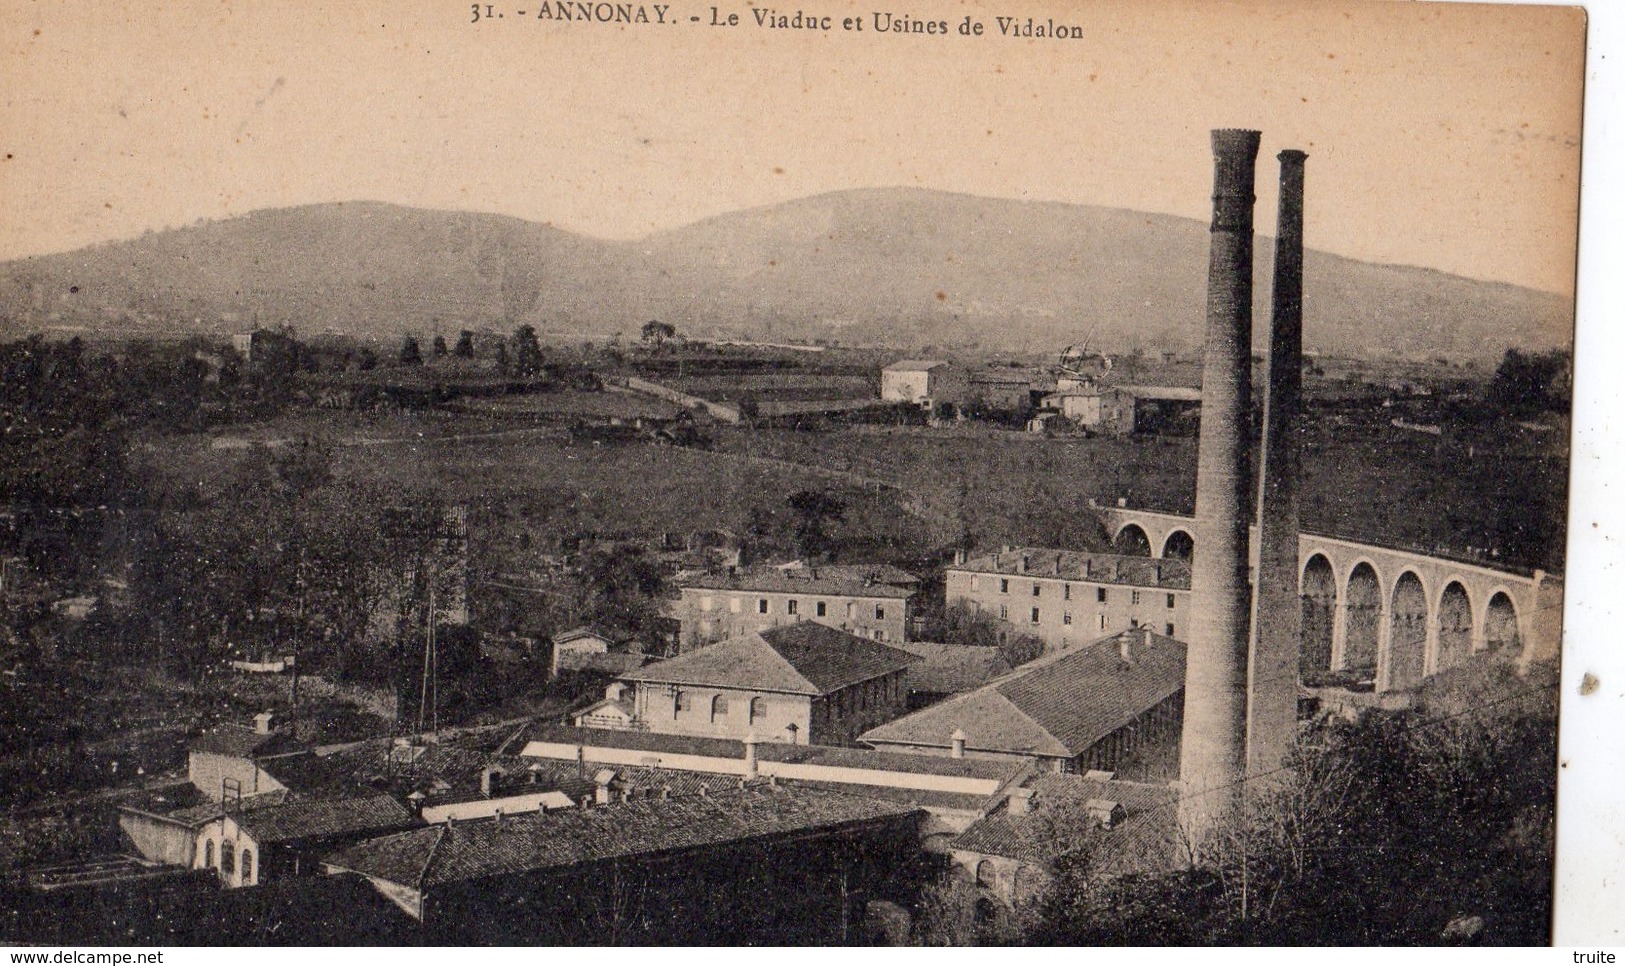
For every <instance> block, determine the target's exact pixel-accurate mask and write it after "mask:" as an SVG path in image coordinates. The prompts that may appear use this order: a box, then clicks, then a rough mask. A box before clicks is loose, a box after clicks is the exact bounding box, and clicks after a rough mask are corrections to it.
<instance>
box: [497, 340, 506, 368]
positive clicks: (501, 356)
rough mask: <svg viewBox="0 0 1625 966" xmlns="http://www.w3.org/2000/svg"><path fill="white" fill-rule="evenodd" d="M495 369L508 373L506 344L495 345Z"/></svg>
mask: <svg viewBox="0 0 1625 966" xmlns="http://www.w3.org/2000/svg"><path fill="white" fill-rule="evenodd" d="M497 368H498V369H500V370H502V371H503V372H507V371H508V343H506V342H498V343H497Z"/></svg>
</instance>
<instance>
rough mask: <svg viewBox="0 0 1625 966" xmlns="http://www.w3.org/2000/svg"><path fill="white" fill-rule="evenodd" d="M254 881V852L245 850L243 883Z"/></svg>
mask: <svg viewBox="0 0 1625 966" xmlns="http://www.w3.org/2000/svg"><path fill="white" fill-rule="evenodd" d="M253 881H254V850H253V849H243V882H244V883H245V884H246V883H249V882H253Z"/></svg>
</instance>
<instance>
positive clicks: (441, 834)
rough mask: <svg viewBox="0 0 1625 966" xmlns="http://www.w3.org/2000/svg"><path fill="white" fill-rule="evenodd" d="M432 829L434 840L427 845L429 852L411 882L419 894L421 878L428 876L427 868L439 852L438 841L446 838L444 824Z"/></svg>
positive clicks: (431, 864)
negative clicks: (415, 879) (433, 830)
mask: <svg viewBox="0 0 1625 966" xmlns="http://www.w3.org/2000/svg"><path fill="white" fill-rule="evenodd" d="M434 829H435V836H434V842H433V843H432V844H431V845H430V846H429V854H428V856H427V857H426V858H424V860H423V868H422V870H420V871H419V872H418V878H417V881H416V882H414V883H413V884H412V885H413V888H415V889H417V891H418V894H419V895H421V894H422V893H423V880H425V879H427V878H428V877H429V869H430V868H431V867H432V866H433V865H434V860H435V856H436V855H438V854H440V843H441V842H442V841H444V840H445V838H446V826H444V825H437V826H435V827H434Z"/></svg>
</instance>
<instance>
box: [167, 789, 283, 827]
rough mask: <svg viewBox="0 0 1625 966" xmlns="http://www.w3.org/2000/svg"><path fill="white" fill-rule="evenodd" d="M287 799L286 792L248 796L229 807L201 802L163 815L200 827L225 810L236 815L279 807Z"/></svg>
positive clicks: (217, 803) (218, 803)
mask: <svg viewBox="0 0 1625 966" xmlns="http://www.w3.org/2000/svg"><path fill="white" fill-rule="evenodd" d="M287 799H288V793H287V792H286V791H275V792H269V793H267V794H264V795H250V796H248V797H247V798H244V799H242V800H241V801H233V802H231V803H230V804H229V806H223V805H222V804H221V803H220V802H202V803H200V804H197V805H190V806H188V807H186V808H177V809H175V810H174V811H170V812H165V813H163V815H164V817H165V818H170V819H174V820H175V821H177V822H185V823H186V824H188V825H201V824H202V823H204V822H208V821H212V820H213V819H217V818H219V817H220V816H221V814H222V813H224V812H225V811H227V810H229V811H230V812H231V814H233V815H237V814H241V813H244V812H251V811H257V810H258V809H262V808H271V807H273V806H276V805H281V804H282V803H283V802H285V801H287Z"/></svg>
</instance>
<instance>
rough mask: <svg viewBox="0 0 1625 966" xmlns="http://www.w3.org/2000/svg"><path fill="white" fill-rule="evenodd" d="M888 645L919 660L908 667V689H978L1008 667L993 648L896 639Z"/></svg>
mask: <svg viewBox="0 0 1625 966" xmlns="http://www.w3.org/2000/svg"><path fill="white" fill-rule="evenodd" d="M892 646H893V647H896V648H897V649H899V650H903V651H907V652H909V653H910V654H913V655H915V656H917V657H919V658H920V659H921V660H920V662H919V663H918V664H913V665H910V666H909V669H908V687H909V690H910V691H924V692H927V693H930V694H958V693H960V692H961V691H970V690H972V689H974V688H979V687H981V686H982V685H984V684H986V683H987V682H988V681H990V680H992V679H993V678H994V677H997V676H998V675H1000V674H1003V673H1004V672H1006V671H1008V670H1010V664H1009V662H1008V661H1006V660H1005V659H1004V656H1003V655H1001V654H1000V653H999V649H998V648H996V647H975V646H971V645H966V644H932V643H930V642H927V641H899V642H898V643H896V644H894V645H892Z"/></svg>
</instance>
